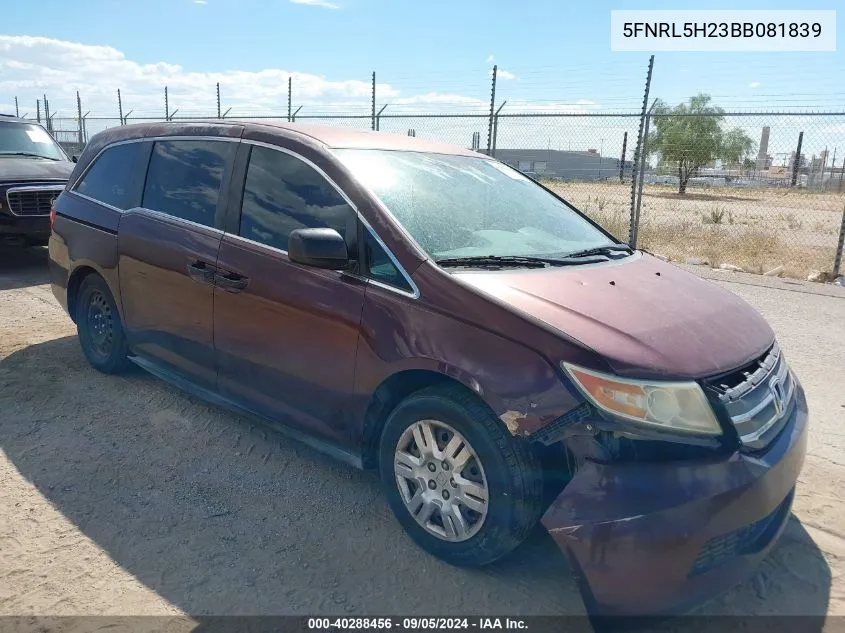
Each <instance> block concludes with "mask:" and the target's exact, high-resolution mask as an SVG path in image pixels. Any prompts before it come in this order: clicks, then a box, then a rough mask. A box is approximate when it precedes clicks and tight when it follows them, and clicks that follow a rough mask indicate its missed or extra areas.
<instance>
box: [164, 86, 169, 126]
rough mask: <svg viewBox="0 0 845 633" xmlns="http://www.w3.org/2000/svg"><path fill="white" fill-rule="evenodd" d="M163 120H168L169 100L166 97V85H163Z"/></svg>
mask: <svg viewBox="0 0 845 633" xmlns="http://www.w3.org/2000/svg"><path fill="white" fill-rule="evenodd" d="M164 120H165V121H169V120H170V102H169V101H168V99H167V86H165V87H164Z"/></svg>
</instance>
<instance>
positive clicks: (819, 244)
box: [546, 182, 845, 279]
mask: <svg viewBox="0 0 845 633" xmlns="http://www.w3.org/2000/svg"><path fill="white" fill-rule="evenodd" d="M546 184H550V186H551V187H552V189H554V190H555V191H558V192H559V193H561V194H562V195H563V196H564V197H565V198H566V199H567V200H569V201H570V202H572V203H573V204H574V205H575V206H576V207H578V208H579V209H581V210H582V211H584V212H585V213H586V214H587V215H589V216H590V217H591V218H593V219H594V220H596V221H597V222H599V223H600V224H601V225H602V226H604V227H605V228H607V229H608V230H609V231H610V232H611V233H613V234H614V235H616V236H617V237H618V238H620V239H623V240H626V241H627V239H628V224H629V218H630V208H631V206H630V205H631V185H630V183H627V184H620V183H618V182H572V183H546ZM843 212H845V194H842V193H831V192H814V191H808V190H806V189H797V190H790V189H751V188H725V187H721V188H719V187H711V188H698V187H695V188H690V189H689V190H688V191H687V193H686V194H685V195H683V196H681V195H678V193H677V185H675V186H670V185H645V186H644V188H643V203H642V207H641V209H640V232H639V239H638V241H637V245H638V246H640V247H643V248H647V249H649V250H651V251H652V252H657V253H660V254H662V255H665V256H667V257H670V258H671V259H672V260H673V261H679V262H684V261H686V259H687V258H688V257H697V258H705V259H707V260H708V261H709V262H710V263H711V264H714V265H716V266H718V265H720V264H723V263H728V264H733V265H735V266H740V267H742V268H743V270H745V271H747V272H755V273H763V272H766V271H769V270H772V269H773V268H775V267H777V266H783V267H784V270H783V273H782V274H783V275H784V276H788V277H793V278H798V279H806V278H807V275H808V274H809V273H810V271H812V270H818V271H831V270H832V268H833V263H834V258H835V253H836V244H837V241H838V238H839V230H840V226H841V224H842V214H843Z"/></svg>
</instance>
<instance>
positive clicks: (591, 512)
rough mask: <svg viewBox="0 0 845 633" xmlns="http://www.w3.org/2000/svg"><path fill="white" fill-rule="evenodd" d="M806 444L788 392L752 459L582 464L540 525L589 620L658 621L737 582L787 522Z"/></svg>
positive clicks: (803, 412)
mask: <svg viewBox="0 0 845 633" xmlns="http://www.w3.org/2000/svg"><path fill="white" fill-rule="evenodd" d="M806 443H807V402H806V399H805V397H804V393H803V391H802V390H800V388H799V391H798V393H797V402H796V406H795V407H794V408H793V412H792V414H791V419H790V420H789V422H788V423H787V425H786V426H785V427H784V429H783V431H782V432H781V433H780V435H779V436H778V438H777V439H776V440H775V441H774V442H773V443H772V444H771V445H770V446H769V447H767V448H766V450H765V451H761V452H758V453H753V454H745V453H741V452H737V453H734V454H733V455H731V456H730V457H720V458H718V459H713V460H709V461H702V460H698V461H685V462H673V463H642V462H640V463H610V464H601V463H596V462H590V461H588V462H586V463H585V464H584V465H583V466H582V467H581V468H580V469H579V470H578V471H577V473H576V474H575V476H574V478H573V479H572V481H571V482H570V483H569V485H568V486H567V487H566V488H565V489H564V491H563V492H562V493H561V494H560V495H559V496H558V497H557V499H555V501H554V502H553V503H552V505H551V506H550V508H549V509H548V511H547V512H546V513H545V515H544V516H543V518H542V523H543V525H544V526H545V527H546V529H547V530H548V531H549V533H550V534H551V535H552V537H553V538H554V539H555V540H556V541H557V543H558V544H559V545H560V546H561V547H562V548H564V549H565V550H566V551H567V552H568V553H569V555H570V560H571V561H572V562H573V565H574V567H575V571H576V573H577V575H578V576H579V581H580V584H581V590H582V594H583V596H584V599H585V602H586V603H587V608H588V610H589V611H590V612H592V613H594V614H596V615H610V616H612V615H665V614H671V613H677V612H679V611H682V610H684V609H687V608H689V607H691V606H694V605H696V604H699V603H701V602H703V601H705V600H706V599H708V598H709V597H712V596H713V595H715V594H718V593H720V592H721V591H723V590H725V589H727V588H729V587H730V586H732V585H733V584H736V583H737V582H739V581H741V580H742V579H743V578H744V577H746V576H747V575H748V574H749V573H750V572H751V571H752V570H753V569H754V568H755V566H756V565H757V563H759V562H760V561H761V560H762V559H763V558H764V557H765V556H766V555H767V554H768V552H769V551H770V549H771V548H772V546H773V545H774V544H775V542H776V541H777V539H778V537H779V536H780V534H781V532H782V531H783V528H784V527H785V525H786V522H787V520H788V518H789V514H790V508H791V505H792V498H793V495H794V488H795V483H796V481H797V479H798V474H799V472H800V470H801V466H802V464H803V461H804V453H805V450H806Z"/></svg>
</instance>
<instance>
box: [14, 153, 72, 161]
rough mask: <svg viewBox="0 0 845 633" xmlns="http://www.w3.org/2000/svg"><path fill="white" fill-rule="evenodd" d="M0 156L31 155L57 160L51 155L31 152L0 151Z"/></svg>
mask: <svg viewBox="0 0 845 633" xmlns="http://www.w3.org/2000/svg"><path fill="white" fill-rule="evenodd" d="M0 156H32V157H33V158H46V159H47V160H59V159H58V158H54V157H53V156H44V155H43V154H35V153H33V152H0Z"/></svg>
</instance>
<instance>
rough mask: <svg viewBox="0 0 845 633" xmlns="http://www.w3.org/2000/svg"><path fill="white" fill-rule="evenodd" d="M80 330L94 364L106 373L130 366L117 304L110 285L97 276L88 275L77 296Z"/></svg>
mask: <svg viewBox="0 0 845 633" xmlns="http://www.w3.org/2000/svg"><path fill="white" fill-rule="evenodd" d="M75 320H76V331H77V334H78V335H79V343H80V345H81V346H82V352H83V353H84V354H85V358H87V359H88V362H89V363H91V365H92V366H93V367H94V368H95V369H98V370H99V371H101V372H103V373H106V374H116V373H120V372H122V371H125V370H126V369H127V368H128V367H129V359H128V358H127V353H128V347H127V344H126V337H125V336H124V334H123V325H122V324H121V322H120V315H119V314H118V311H117V305H116V304H115V302H114V299H113V298H112V295H111V292H110V291H109V287H108V285H106V282H105V281H103V279H102V278H101V277H99V276H97V275H93V274H92V275H88V276H87V277H86V278H85V279H83V280H82V283H81V284H80V286H79V294H78V295H77V298H76V319H75Z"/></svg>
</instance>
